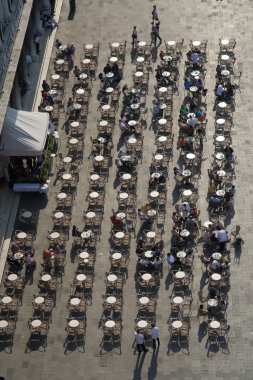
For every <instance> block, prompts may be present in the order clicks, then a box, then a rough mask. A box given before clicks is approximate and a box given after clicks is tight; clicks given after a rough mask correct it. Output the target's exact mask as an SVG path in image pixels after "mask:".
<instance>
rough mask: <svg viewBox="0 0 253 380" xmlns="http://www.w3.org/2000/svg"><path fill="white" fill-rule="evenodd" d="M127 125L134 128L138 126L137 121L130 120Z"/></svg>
mask: <svg viewBox="0 0 253 380" xmlns="http://www.w3.org/2000/svg"><path fill="white" fill-rule="evenodd" d="M127 124H128V125H130V127H134V126H135V125H136V124H137V121H135V120H129V122H128V123H127Z"/></svg>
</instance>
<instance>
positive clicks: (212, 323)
mask: <svg viewBox="0 0 253 380" xmlns="http://www.w3.org/2000/svg"><path fill="white" fill-rule="evenodd" d="M209 326H210V327H211V328H212V329H219V328H220V322H218V321H212V322H211V323H210V324H209Z"/></svg>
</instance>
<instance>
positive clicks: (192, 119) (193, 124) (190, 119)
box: [187, 116, 196, 128]
mask: <svg viewBox="0 0 253 380" xmlns="http://www.w3.org/2000/svg"><path fill="white" fill-rule="evenodd" d="M187 125H189V126H191V127H193V128H195V127H196V120H195V118H194V117H192V116H190V117H189V119H188V120H187Z"/></svg>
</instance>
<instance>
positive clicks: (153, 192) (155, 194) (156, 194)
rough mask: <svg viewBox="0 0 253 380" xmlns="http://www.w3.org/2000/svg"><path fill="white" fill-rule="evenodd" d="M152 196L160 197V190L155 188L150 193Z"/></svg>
mask: <svg viewBox="0 0 253 380" xmlns="http://www.w3.org/2000/svg"><path fill="white" fill-rule="evenodd" d="M149 196H150V198H158V197H159V192H158V191H156V190H154V191H151V193H149Z"/></svg>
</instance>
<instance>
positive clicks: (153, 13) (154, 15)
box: [152, 5, 158, 22]
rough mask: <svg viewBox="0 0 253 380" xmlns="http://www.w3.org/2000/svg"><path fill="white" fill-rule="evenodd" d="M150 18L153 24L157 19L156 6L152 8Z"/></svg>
mask: <svg viewBox="0 0 253 380" xmlns="http://www.w3.org/2000/svg"><path fill="white" fill-rule="evenodd" d="M152 18H153V21H152V22H154V20H155V19H158V11H157V8H156V5H154V6H153V10H152Z"/></svg>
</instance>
